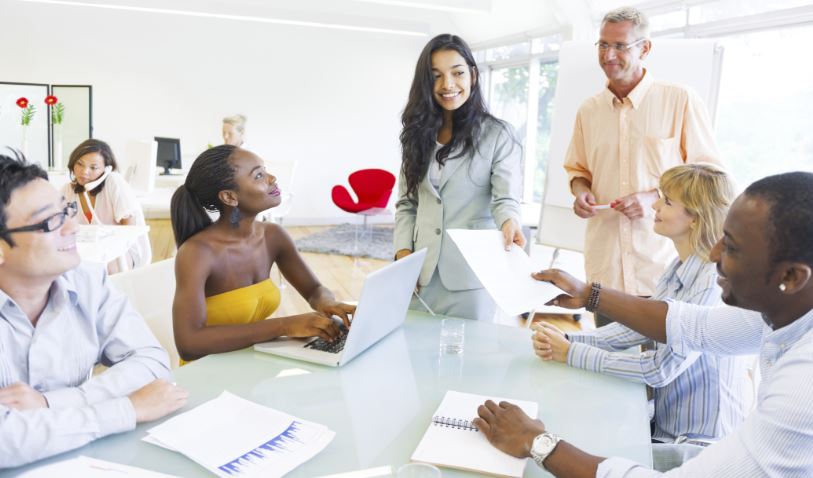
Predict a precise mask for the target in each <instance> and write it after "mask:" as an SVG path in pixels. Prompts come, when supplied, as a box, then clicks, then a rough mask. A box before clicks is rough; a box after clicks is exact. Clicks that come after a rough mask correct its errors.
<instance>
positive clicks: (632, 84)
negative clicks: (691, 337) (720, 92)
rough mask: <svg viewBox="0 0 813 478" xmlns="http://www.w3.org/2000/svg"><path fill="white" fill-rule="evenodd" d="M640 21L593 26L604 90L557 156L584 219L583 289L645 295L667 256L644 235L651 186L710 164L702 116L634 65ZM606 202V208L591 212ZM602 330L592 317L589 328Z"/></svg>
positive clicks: (645, 39) (630, 14)
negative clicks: (671, 173) (690, 166)
mask: <svg viewBox="0 0 813 478" xmlns="http://www.w3.org/2000/svg"><path fill="white" fill-rule="evenodd" d="M651 48H652V44H651V42H650V41H649V21H648V20H647V18H646V17H645V16H644V15H643V14H642V13H641V12H639V11H638V10H636V9H635V8H632V7H622V8H618V9H616V10H613V11H610V12H609V13H607V14H606V15H605V16H604V19H603V20H602V22H601V31H600V36H599V40H598V42H596V50H597V53H598V61H599V65H600V66H601V69H602V70H604V74H605V75H606V76H607V87H606V88H605V89H604V90H603V91H602V92H601V93H599V94H597V95H596V96H593V97H592V98H589V99H588V100H587V101H585V102H584V103H583V104H582V105H581V107H580V108H579V111H578V114H577V116H576V124H575V126H574V129H573V138H572V140H571V143H570V147H569V148H568V152H567V156H566V158H565V163H564V166H565V169H566V170H567V173H568V177H569V180H570V188H571V191H572V192H573V195H574V196H575V197H576V199H575V201H574V202H573V209H574V211H575V212H576V214H577V215H578V216H579V217H582V218H584V219H588V223H587V236H586V238H585V244H584V260H585V272H586V275H587V277H588V279H589V280H590V281H595V282H599V283H601V284H602V285H603V286H607V287H612V288H614V289H618V290H622V291H624V292H626V293H628V294H633V295H638V296H651V295H652V293H653V292H654V290H655V287H656V285H657V280H658V278H659V277H661V275H662V274H663V272H664V270H665V269H666V266H667V265H668V264H669V263H670V262H671V260H672V258H673V256H674V248H673V247H672V245H671V243H670V241H669V240H668V239H667V238H665V237H662V236H659V235H657V234H655V232H654V231H653V221H654V216H653V212H652V209H651V206H652V204H653V203H654V202H655V201H656V200H657V199H658V190H657V187H658V179H659V177H660V176H661V174H662V173H663V172H664V171H666V170H667V169H669V168H671V167H673V166H677V165H679V164H683V163H690V162H700V161H703V162H713V163H718V160H717V157H718V153H717V149H716V146H715V144H714V135H713V133H712V130H711V126H710V122H709V118H708V113H707V112H706V108H705V106H704V105H703V103H702V102H701V100H700V99H699V98H698V96H697V95H696V94H695V93H693V92H691V91H689V90H687V89H686V88H683V87H680V86H675V85H669V84H666V83H662V82H659V81H657V80H655V79H654V77H653V75H652V73H650V72H649V71H648V70H646V69H645V68H644V67H643V60H644V59H645V58H646V57H647V55H648V54H649V51H650V49H651ZM604 204H609V205H610V206H611V207H612V209H614V210H610V211H607V210H597V209H595V208H594V206H596V205H604ZM607 323H609V321H608V320H606V319H605V318H604V317H603V316H597V317H596V325H598V326H601V325H606V324H607Z"/></svg>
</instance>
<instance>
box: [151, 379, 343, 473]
mask: <svg viewBox="0 0 813 478" xmlns="http://www.w3.org/2000/svg"><path fill="white" fill-rule="evenodd" d="M148 434H149V435H148V437H149V438H145V439H144V440H145V441H147V442H148V443H152V444H154V445H158V446H163V447H165V448H168V449H171V450H175V451H178V452H179V453H182V454H184V455H186V456H187V457H189V458H190V459H192V460H194V461H195V462H197V463H198V464H200V465H202V466H204V467H205V468H206V469H208V470H209V471H211V472H213V473H215V474H216V475H218V476H221V477H235V476H238V477H250V476H263V477H277V476H283V475H285V474H286V473H288V472H290V471H291V470H293V469H294V468H296V467H297V466H299V465H301V464H302V463H304V462H306V461H308V460H309V459H311V458H312V457H313V456H314V455H316V454H317V453H319V452H320V451H322V450H323V449H324V448H325V447H326V446H327V445H328V443H330V441H331V440H333V437H334V436H335V433H334V432H332V431H331V430H329V429H328V428H327V427H325V426H324V425H319V424H317V423H312V422H308V421H306V420H301V419H299V418H296V417H294V416H292V415H288V414H287V413H283V412H280V411H278V410H274V409H272V408H268V407H264V406H262V405H259V404H256V403H254V402H251V401H249V400H246V399H243V398H240V397H238V396H236V395H233V394H231V393H229V392H225V391H224V392H223V393H222V394H221V395H220V396H219V397H218V398H216V399H214V400H210V401H208V402H206V403H204V404H202V405H200V406H198V407H196V408H194V409H192V410H190V411H188V412H186V413H183V414H180V415H178V416H176V417H174V418H171V419H169V420H167V421H166V422H164V423H162V424H161V425H158V426H156V427H154V428H152V429H150V430H149V431H148Z"/></svg>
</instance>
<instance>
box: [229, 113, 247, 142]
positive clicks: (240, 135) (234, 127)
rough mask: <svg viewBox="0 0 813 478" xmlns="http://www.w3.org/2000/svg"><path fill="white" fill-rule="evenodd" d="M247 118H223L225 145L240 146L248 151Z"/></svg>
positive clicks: (238, 116) (239, 116)
mask: <svg viewBox="0 0 813 478" xmlns="http://www.w3.org/2000/svg"><path fill="white" fill-rule="evenodd" d="M245 135H246V117H245V116H243V115H232V116H226V117H225V118H223V144H230V145H232V146H239V147H241V148H243V149H248V148H247V147H246V143H245Z"/></svg>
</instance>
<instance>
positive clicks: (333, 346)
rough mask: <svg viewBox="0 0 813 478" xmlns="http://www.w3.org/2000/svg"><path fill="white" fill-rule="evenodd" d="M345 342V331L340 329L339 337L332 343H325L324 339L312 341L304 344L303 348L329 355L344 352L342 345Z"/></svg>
mask: <svg viewBox="0 0 813 478" xmlns="http://www.w3.org/2000/svg"><path fill="white" fill-rule="evenodd" d="M345 341H347V329H345V328H344V327H342V331H341V333H340V334H339V336H338V337H337V338H336V340H334V341H333V342H327V341H326V340H324V339H316V340H312V341H310V342H308V343H306V344H305V348H309V349H314V350H321V351H322V352H327V353H331V354H337V353H339V352H341V351H342V350H344V343H345Z"/></svg>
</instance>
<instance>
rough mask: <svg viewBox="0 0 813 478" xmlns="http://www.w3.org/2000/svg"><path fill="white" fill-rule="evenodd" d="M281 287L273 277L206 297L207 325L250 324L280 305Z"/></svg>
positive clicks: (272, 311)
mask: <svg viewBox="0 0 813 478" xmlns="http://www.w3.org/2000/svg"><path fill="white" fill-rule="evenodd" d="M279 302H280V294H279V289H277V286H276V285H274V283H273V282H272V281H271V279H266V280H264V281H262V282H257V283H256V284H252V285H250V286H246V287H241V288H239V289H234V290H230V291H228V292H223V293H222V294H217V295H213V296H211V297H207V298H206V325H240V324H250V323H253V322H257V321H260V320H263V319H265V318H267V317H268V316H269V315H271V314H272V313H274V311H275V310H277V307H279Z"/></svg>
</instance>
